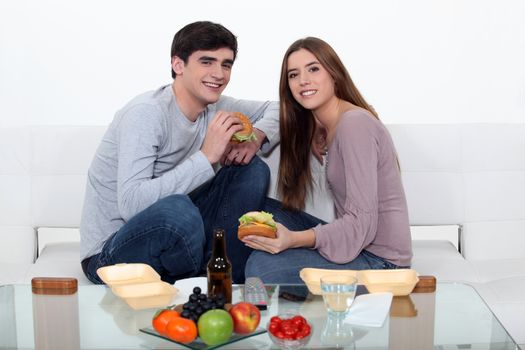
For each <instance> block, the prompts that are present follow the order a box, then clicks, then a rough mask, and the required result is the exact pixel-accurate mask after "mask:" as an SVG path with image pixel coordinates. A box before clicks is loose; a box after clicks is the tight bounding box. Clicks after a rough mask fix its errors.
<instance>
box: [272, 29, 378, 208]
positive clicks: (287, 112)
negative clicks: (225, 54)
mask: <svg viewBox="0 0 525 350" xmlns="http://www.w3.org/2000/svg"><path fill="white" fill-rule="evenodd" d="M300 49H305V50H308V51H309V52H311V53H312V54H313V55H314V56H315V57H316V58H317V60H318V61H319V63H320V64H321V65H322V66H323V67H324V68H325V69H326V70H327V71H328V73H329V74H330V75H331V76H332V79H333V80H334V84H335V86H334V91H335V95H336V96H337V97H338V98H339V99H341V100H345V101H348V102H350V103H353V104H354V105H356V106H359V107H362V108H364V109H366V110H368V111H369V112H370V113H372V115H374V116H375V117H376V118H377V113H376V112H375V110H374V109H373V108H372V107H371V106H369V105H368V103H367V102H366V101H365V99H364V98H363V96H361V94H360V93H359V90H358V89H357V87H356V86H355V85H354V83H353V81H352V79H351V78H350V75H349V74H348V71H347V70H346V68H345V66H344V65H343V63H342V62H341V59H340V58H339V56H337V54H336V52H335V51H334V49H333V48H332V47H331V46H330V45H328V43H326V42H325V41H323V40H321V39H318V38H314V37H307V38H304V39H299V40H297V41H296V42H294V43H293V44H292V45H291V46H290V47H289V48H288V50H287V51H286V53H285V55H284V58H283V63H282V66H281V80H280V84H279V99H280V112H279V113H280V118H279V120H280V121H279V124H280V133H281V158H280V162H279V180H278V183H277V190H278V192H279V194H280V196H281V200H282V203H283V206H284V208H287V209H291V210H300V209H304V205H305V202H306V197H307V195H308V193H310V192H311V191H312V187H313V184H312V172H311V168H310V159H311V148H312V140H313V137H314V132H315V127H316V122H315V119H314V115H313V113H312V111H311V110H309V109H306V108H304V107H302V106H301V105H300V104H299V103H298V102H297V101H296V100H295V99H294V97H293V95H292V92H291V91H290V86H289V84H288V58H289V57H290V55H291V54H292V53H294V52H296V51H299V50H300Z"/></svg>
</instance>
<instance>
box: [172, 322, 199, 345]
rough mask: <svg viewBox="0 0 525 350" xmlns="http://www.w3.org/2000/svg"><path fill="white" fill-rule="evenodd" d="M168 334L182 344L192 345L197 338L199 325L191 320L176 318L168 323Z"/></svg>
mask: <svg viewBox="0 0 525 350" xmlns="http://www.w3.org/2000/svg"><path fill="white" fill-rule="evenodd" d="M166 334H167V336H168V337H170V338H171V339H173V340H175V341H178V342H180V343H191V342H192V341H194V340H195V338H197V325H196V324H195V322H193V321H192V320H190V319H187V318H183V317H175V318H173V319H172V320H171V321H170V322H169V323H168V326H167V327H166Z"/></svg>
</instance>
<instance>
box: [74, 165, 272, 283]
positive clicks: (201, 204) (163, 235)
mask: <svg viewBox="0 0 525 350" xmlns="http://www.w3.org/2000/svg"><path fill="white" fill-rule="evenodd" d="M269 182H270V170H269V168H268V166H267V165H266V163H264V162H263V161H262V160H261V159H260V158H259V157H254V158H253V159H252V161H251V162H250V164H248V165H244V166H228V167H224V168H222V169H221V170H219V172H218V173H217V175H216V176H215V177H214V179H213V180H212V181H211V182H209V183H207V184H206V185H204V186H203V187H201V188H199V189H197V190H195V191H194V192H192V193H191V194H190V195H180V194H176V195H171V196H168V197H166V198H163V199H161V200H159V201H158V202H156V203H154V204H153V205H151V206H150V207H148V208H146V209H144V210H143V211H142V212H140V213H138V214H137V215H135V216H134V217H133V218H131V220H129V221H128V222H127V223H126V224H125V225H124V226H122V228H120V229H119V230H118V231H117V232H116V233H114V234H113V235H112V236H111V237H110V238H109V239H108V240H107V241H106V242H105V244H104V246H103V248H102V252H100V253H99V254H96V255H94V256H92V257H90V258H88V259H86V260H84V261H83V262H82V267H83V269H84V273H85V274H86V276H87V278H88V279H89V280H90V281H92V282H93V283H102V281H101V280H100V279H99V277H98V276H97V274H96V270H97V269H98V268H99V267H102V266H106V265H113V264H118V263H146V264H149V265H151V266H152V267H153V268H154V269H155V270H156V271H157V272H158V273H159V274H160V276H161V278H162V280H164V281H166V282H169V283H173V282H175V281H176V280H178V279H181V278H186V277H194V276H198V275H201V274H203V273H205V272H206V264H207V262H208V260H209V259H210V257H211V247H212V233H213V229H214V228H223V229H225V231H226V237H227V238H226V244H227V253H228V257H229V259H230V262H231V263H232V271H233V280H234V282H235V283H243V282H244V267H245V264H246V260H247V259H248V256H249V255H250V253H251V252H252V249H251V248H248V247H246V246H245V245H244V243H242V242H241V241H240V240H239V239H238V238H237V227H238V225H239V221H238V219H239V217H240V216H241V215H242V214H244V213H245V212H248V211H252V210H261V209H262V207H263V204H264V200H265V196H266V192H267V189H268V185H269Z"/></svg>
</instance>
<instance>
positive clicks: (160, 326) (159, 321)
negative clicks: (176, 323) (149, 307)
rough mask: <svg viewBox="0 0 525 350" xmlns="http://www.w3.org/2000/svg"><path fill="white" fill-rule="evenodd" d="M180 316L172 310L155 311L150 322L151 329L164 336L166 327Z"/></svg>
mask: <svg viewBox="0 0 525 350" xmlns="http://www.w3.org/2000/svg"><path fill="white" fill-rule="evenodd" d="M179 316H180V314H179V313H178V312H177V311H175V310H172V309H161V310H159V311H157V313H156V314H155V316H153V319H152V321H151V324H152V326H153V328H154V329H155V330H156V331H157V332H159V334H162V335H165V334H166V326H167V325H168V323H169V322H170V321H171V320H172V319H173V318H175V317H179Z"/></svg>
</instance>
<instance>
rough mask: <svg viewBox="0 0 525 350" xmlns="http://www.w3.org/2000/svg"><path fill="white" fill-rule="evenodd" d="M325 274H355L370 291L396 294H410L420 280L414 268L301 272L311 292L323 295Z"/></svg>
mask: <svg viewBox="0 0 525 350" xmlns="http://www.w3.org/2000/svg"><path fill="white" fill-rule="evenodd" d="M325 275H349V276H353V277H356V278H357V283H358V284H363V285H365V286H366V288H367V289H368V291H369V292H370V293H379V292H391V293H392V294H393V295H394V296H400V295H408V294H410V293H411V292H412V290H413V289H414V287H415V285H416V284H417V282H418V281H419V278H418V276H417V272H416V271H415V270H412V269H396V270H362V271H357V270H330V269H314V268H304V269H302V270H301V271H300V273H299V276H300V277H301V279H302V280H303V281H304V283H305V284H306V286H307V287H308V290H309V291H310V293H312V294H315V295H321V281H320V279H321V277H322V276H325Z"/></svg>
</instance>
